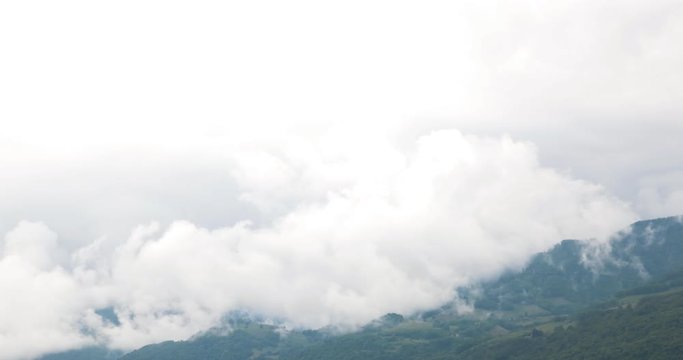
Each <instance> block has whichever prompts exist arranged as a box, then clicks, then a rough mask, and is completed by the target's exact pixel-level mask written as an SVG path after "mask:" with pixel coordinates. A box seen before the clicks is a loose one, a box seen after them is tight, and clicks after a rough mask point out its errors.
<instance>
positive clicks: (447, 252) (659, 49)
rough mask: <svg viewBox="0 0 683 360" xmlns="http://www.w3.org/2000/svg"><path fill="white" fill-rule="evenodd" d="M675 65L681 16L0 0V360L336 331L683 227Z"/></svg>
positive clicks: (681, 11) (682, 58)
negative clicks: (578, 247)
mask: <svg viewBox="0 0 683 360" xmlns="http://www.w3.org/2000/svg"><path fill="white" fill-rule="evenodd" d="M681 64H683V2H681V1H674V0H654V1H635V0H623V1H607V0H604V1H601V0H597V1H596V0H592V1H587V0H566V1H494V0H483V1H482V0H479V1H424V0H423V1H373V0H369V1H368V0H364V1H354V0H351V1H343V2H321V1H298V0H297V1H290V2H282V1H265V0H264V1H225V2H219V1H116V2H93V1H61V2H54V1H16V2H15V1H5V2H2V3H0V238H1V239H2V240H1V243H0V245H1V246H0V293H2V294H12V296H3V297H2V299H0V318H1V319H3V321H2V322H0V359H22V358H26V357H31V356H35V355H38V354H41V353H44V352H48V351H55V350H60V349H69V348H77V347H80V346H83V345H88V344H106V345H108V346H111V347H115V348H121V349H131V348H134V347H137V346H141V345H144V344H146V343H149V342H155V341H162V340H166V339H183V338H187V337H189V336H191V335H192V334H194V333H196V332H197V331H201V330H205V329H207V328H209V327H211V326H214V325H216V324H217V322H218V321H219V319H220V317H221V316H222V315H223V314H225V313H227V312H229V311H234V310H247V311H251V312H254V313H257V314H259V315H261V316H264V317H265V318H269V319H278V320H280V321H283V322H284V323H286V324H288V326H291V327H297V326H303V327H320V326H326V325H339V326H345V327H349V328H352V327H354V326H358V325H360V324H362V323H364V322H366V321H369V320H371V319H373V318H375V317H378V316H381V315H382V314H384V313H386V312H391V311H394V312H402V313H411V312H415V311H420V310H424V309H428V308H430V307H435V306H439V305H440V304H443V303H444V302H446V301H448V300H450V299H451V298H452V297H453V292H452V290H453V288H454V287H456V286H459V285H467V284H470V283H472V282H475V281H478V280H481V279H485V278H488V277H491V276H495V275H496V274H498V273H500V272H501V271H503V270H505V269H510V268H513V269H514V268H520V267H521V266H523V264H524V262H525V261H526V260H527V259H528V257H529V256H530V255H531V254H533V253H534V252H537V251H542V250H544V249H547V248H549V247H550V246H552V245H553V244H555V243H557V242H559V241H560V240H562V239H564V238H585V239H588V238H594V239H595V241H606V239H608V237H609V235H610V234H612V233H613V232H614V231H617V230H619V229H622V228H623V227H625V226H627V225H628V224H629V223H631V222H632V221H635V220H637V219H643V218H651V217H659V216H668V215H678V214H681V213H683V156H681V155H682V154H683V145H681V140H680V139H682V138H683V118H682V116H683V71H681V70H680V66H681ZM219 275H220V276H219ZM408 295H409V296H408ZM106 307H112V308H113V309H114V311H115V312H116V314H117V315H118V317H119V320H120V324H119V325H115V324H112V323H110V322H107V321H106V320H105V319H102V318H101V317H99V316H98V315H96V314H95V312H94V311H95V310H97V309H101V308H106ZM83 329H88V331H87V332H85V333H84V332H83V331H82V330H83Z"/></svg>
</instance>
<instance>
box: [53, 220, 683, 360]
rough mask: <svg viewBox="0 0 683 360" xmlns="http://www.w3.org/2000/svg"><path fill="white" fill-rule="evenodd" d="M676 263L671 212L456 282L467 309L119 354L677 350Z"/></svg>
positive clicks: (564, 354)
mask: <svg viewBox="0 0 683 360" xmlns="http://www.w3.org/2000/svg"><path fill="white" fill-rule="evenodd" d="M682 267H683V223H682V222H681V220H680V219H679V218H666V219H657V220H650V221H642V222H638V223H635V224H634V225H632V227H631V228H630V229H629V231H626V232H623V233H622V234H619V235H618V236H617V237H615V238H614V239H613V240H612V241H611V243H610V244H609V246H604V247H598V248H596V247H589V246H587V245H586V243H583V242H580V241H576V240H565V241H563V242H562V243H560V244H558V245H557V246H555V247H554V248H553V249H551V250H550V251H548V252H545V253H541V254H538V255H536V256H535V257H533V258H532V259H531V261H530V262H529V264H528V265H527V267H526V268H525V269H524V270H523V271H521V272H518V273H508V274H504V275H503V276H502V277H500V278H499V279H497V280H495V281H491V282H488V283H483V284H479V285H477V286H475V287H471V288H463V289H458V294H459V298H460V300H458V303H460V304H462V303H463V302H465V303H469V304H473V305H474V311H472V312H470V313H467V314H459V313H458V312H456V311H455V308H456V302H454V303H453V304H448V305H446V306H443V307H442V308H440V309H435V310H432V311H428V312H425V313H422V314H416V315H412V316H409V317H405V318H404V317H403V316H401V315H397V314H388V315H386V316H384V317H383V318H381V319H379V320H377V321H375V322H373V323H371V324H368V325H367V326H365V327H364V328H363V329H361V330H359V331H357V332H354V333H350V334H344V335H338V334H335V333H334V332H333V331H331V330H307V331H291V332H287V333H283V332H282V331H280V330H281V329H278V328H276V327H273V326H268V325H260V324H258V323H256V322H250V321H246V320H244V319H243V320H241V321H232V322H229V323H228V324H226V325H227V326H228V327H229V328H231V329H232V332H231V333H230V334H229V335H227V336H226V335H217V333H216V332H209V333H207V334H203V335H198V336H196V337H195V338H194V339H192V340H189V341H180V342H165V343H161V344H156V345H149V346H146V347H144V348H142V349H139V350H137V351H134V352H132V353H129V354H128V355H126V356H124V357H123V358H122V359H123V360H142V359H177V360H184V359H187V360H190V359H281V360H290V359H292V360H293V359H399V360H400V359H427V360H428V359H576V358H582V359H591V358H596V359H597V358H600V359H610V358H615V359H616V358H619V359H622V358H623V359H628V358H634V359H636V358H638V359H645V358H649V359H657V358H661V359H671V358H674V359H676V358H683V348H682V347H681V343H682V342H683V293H681V292H680V291H678V290H681V289H683V287H682V286H683V271H681V268H682ZM64 359H66V358H64ZM69 359H78V358H76V357H73V358H69ZM91 359H93V360H94V359H96V358H94V357H93V358H91Z"/></svg>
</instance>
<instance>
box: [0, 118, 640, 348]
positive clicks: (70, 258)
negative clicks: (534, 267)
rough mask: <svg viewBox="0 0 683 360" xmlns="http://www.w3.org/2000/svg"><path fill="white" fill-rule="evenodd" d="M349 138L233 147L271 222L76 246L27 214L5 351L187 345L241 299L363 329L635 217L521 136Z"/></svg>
mask: <svg viewBox="0 0 683 360" xmlns="http://www.w3.org/2000/svg"><path fill="white" fill-rule="evenodd" d="M335 139H341V138H340V137H336V138H335ZM346 140H348V141H349V142H347V143H344V146H342V145H341V144H340V143H337V144H335V143H334V141H321V142H319V143H310V142H305V141H297V142H293V143H283V145H281V146H279V147H278V146H275V147H271V148H270V150H263V149H262V148H258V149H254V150H253V151H246V152H245V151H242V152H236V153H234V154H232V156H231V158H232V160H231V161H230V162H229V163H230V164H231V165H230V171H229V172H230V173H231V174H232V176H233V178H234V183H235V184H236V185H235V186H236V188H237V189H238V190H237V191H238V194H239V196H238V197H239V198H241V199H242V201H244V202H248V203H250V204H253V206H254V208H257V209H260V210H259V211H261V213H264V214H269V215H268V216H265V218H268V219H269V220H268V221H264V222H250V221H249V219H248V218H245V221H241V222H237V223H232V224H226V225H225V226H222V227H214V228H210V229H209V228H206V227H203V226H199V225H196V224H193V223H192V222H189V221H175V222H172V223H171V224H170V225H169V226H163V225H160V224H158V223H151V224H146V225H140V226H138V227H136V228H135V229H134V230H133V231H132V233H131V235H130V236H129V237H128V238H127V239H125V240H124V241H121V242H114V243H113V244H112V241H111V240H106V239H104V238H100V239H98V240H95V241H93V242H91V243H89V244H85V245H84V246H80V247H79V248H76V249H73V248H69V247H68V246H66V247H65V246H63V245H62V244H61V239H59V238H58V234H56V233H55V232H53V231H52V230H50V227H49V226H50V224H44V223H41V222H28V221H22V222H20V223H19V224H17V225H16V226H15V227H14V228H13V229H12V230H11V231H9V232H7V234H6V235H5V237H4V241H3V242H2V252H1V256H2V257H1V258H0V292H1V293H2V294H5V296H3V297H1V298H0V318H2V319H3V321H2V322H1V323H0V359H19V358H24V357H30V356H35V355H38V354H41V353H45V352H49V351H57V350H63V349H68V348H77V347H81V346H84V345H86V344H96V343H97V344H105V345H107V346H110V347H113V348H121V349H131V348H135V347H137V346H141V345H144V344H147V343H150V342H156V341H161V340H167V339H184V338H187V337H189V336H191V335H193V334H195V333H196V332H199V331H202V330H206V329H208V328H210V327H211V326H215V325H217V324H219V322H220V319H221V317H222V316H224V315H225V314H226V313H229V312H231V311H236V310H243V311H248V312H251V313H254V314H258V315H259V316H262V317H264V318H266V319H273V320H277V321H281V322H283V323H284V324H286V325H287V326H290V327H313V328H317V327H322V326H326V325H336V326H342V327H347V328H352V327H354V326H358V325H361V324H363V323H365V322H367V321H369V320H372V319H374V318H376V317H379V316H381V315H383V314H384V313H387V312H398V313H411V312H415V311H419V310H423V309H429V308H433V307H436V306H439V305H440V304H443V303H445V302H447V301H448V300H450V299H452V298H453V296H454V292H453V290H454V288H455V287H457V286H460V285H466V284H469V283H471V282H473V281H477V280H481V279H485V278H489V277H491V276H495V275H496V274H498V273H500V272H501V271H503V270H505V269H515V268H520V267H521V266H523V264H524V263H525V261H526V260H527V259H528V257H529V256H530V255H531V254H533V253H535V252H538V251H541V250H544V249H546V248H548V247H550V246H552V245H553V244H554V243H556V242H558V241H559V240H562V239H564V238H595V239H601V240H604V239H606V238H608V237H609V235H610V234H611V233H613V232H614V231H616V230H619V229H620V228H622V227H623V226H625V225H627V224H628V223H629V222H631V221H632V220H634V219H635V214H634V213H633V211H631V209H630V207H629V206H628V205H627V204H626V203H624V202H622V201H620V200H618V199H616V198H614V197H612V196H610V195H609V194H608V193H607V192H606V191H605V190H604V189H603V188H602V187H600V186H599V185H596V184H592V183H588V182H585V181H582V180H578V179H574V178H572V177H570V176H568V175H566V174H562V173H559V172H557V171H555V170H553V169H550V168H547V167H544V166H542V165H540V164H539V162H538V156H537V153H536V149H535V147H534V146H533V144H530V143H526V142H519V141H515V140H513V139H511V138H509V137H496V138H493V137H490V138H489V137H478V136H471V135H465V134H462V133H461V132H459V131H457V130H442V131H436V132H432V133H429V134H427V135H425V136H422V137H420V138H418V139H417V141H415V142H414V144H413V145H411V146H407V147H399V146H396V145H394V144H392V143H391V142H389V141H382V140H381V139H375V140H374V141H371V140H369V139H368V140H367V141H364V140H363V139H362V138H354V139H352V138H348V137H347V138H346ZM339 141H341V140H339ZM293 144H294V145H293ZM349 144H352V145H353V146H348V145H349ZM102 206H106V204H102ZM104 308H112V309H113V310H114V312H115V314H116V315H117V318H118V321H117V322H114V321H111V319H109V320H108V319H106V317H102V316H100V315H98V313H97V312H96V311H98V310H100V309H104Z"/></svg>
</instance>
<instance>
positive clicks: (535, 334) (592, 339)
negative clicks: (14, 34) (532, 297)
mask: <svg viewBox="0 0 683 360" xmlns="http://www.w3.org/2000/svg"><path fill="white" fill-rule="evenodd" d="M682 357H683V291H681V290H679V291H676V292H675V293H670V294H660V295H656V296H648V297H645V298H643V299H641V300H640V301H638V302H637V304H635V305H631V304H628V305H624V304H619V306H617V307H615V308H608V309H600V310H598V309H594V310H592V311H587V312H584V313H581V314H579V315H578V316H576V317H575V318H573V319H572V321H571V322H567V323H564V324H557V325H556V327H555V328H554V329H553V330H551V331H549V332H547V333H546V332H544V331H542V330H539V329H532V330H531V331H529V332H526V333H525V334H523V335H521V336H520V335H517V336H514V337H508V338H504V339H494V340H490V341H488V342H485V343H483V344H481V345H478V346H476V347H473V348H472V349H469V350H468V351H465V352H464V353H461V354H460V356H459V357H458V358H460V359H538V360H546V359H615V360H616V359H634V360H636V359H680V358H682Z"/></svg>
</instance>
